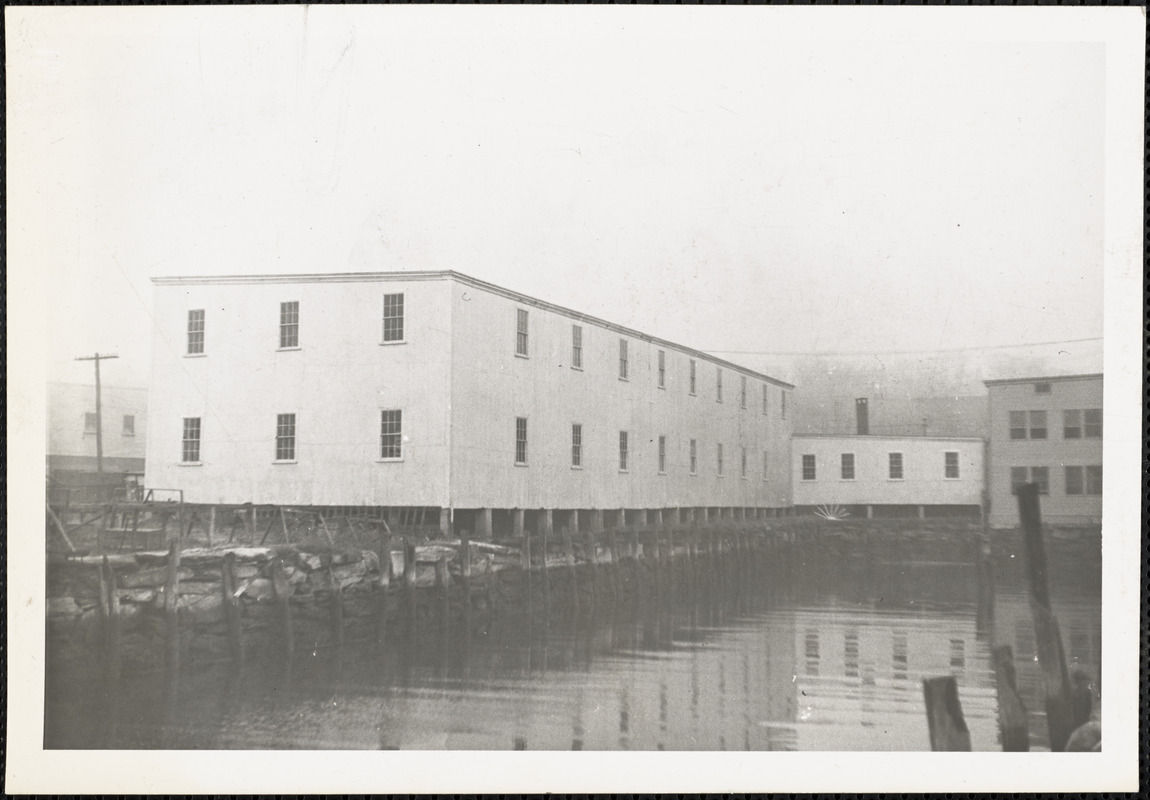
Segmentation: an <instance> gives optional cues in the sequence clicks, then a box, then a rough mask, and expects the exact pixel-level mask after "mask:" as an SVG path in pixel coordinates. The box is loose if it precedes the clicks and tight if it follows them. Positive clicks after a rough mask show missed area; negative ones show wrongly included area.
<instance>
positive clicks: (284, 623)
mask: <svg viewBox="0 0 1150 800" xmlns="http://www.w3.org/2000/svg"><path fill="white" fill-rule="evenodd" d="M271 570H272V588H273V589H274V590H275V596H276V606H277V607H278V609H279V618H280V634H281V635H282V636H283V643H284V652H285V653H286V654H287V656H288V660H289V661H290V660H291V656H292V653H293V652H294V651H295V631H294V630H293V629H292V619H291V603H290V599H291V587H290V585H289V584H288V579H287V575H286V574H284V564H283V559H281V558H275V559H273V560H272V563H271Z"/></svg>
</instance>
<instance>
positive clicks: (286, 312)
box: [280, 300, 299, 350]
mask: <svg viewBox="0 0 1150 800" xmlns="http://www.w3.org/2000/svg"><path fill="white" fill-rule="evenodd" d="M289 347H299V301H298V300H292V301H290V302H286V303H280V349H281V350H282V349H285V348H289Z"/></svg>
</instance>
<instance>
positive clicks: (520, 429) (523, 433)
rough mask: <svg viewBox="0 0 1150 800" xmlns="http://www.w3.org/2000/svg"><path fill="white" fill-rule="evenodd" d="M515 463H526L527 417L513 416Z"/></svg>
mask: <svg viewBox="0 0 1150 800" xmlns="http://www.w3.org/2000/svg"><path fill="white" fill-rule="evenodd" d="M515 463H516V464H526V463H527V417H516V418H515Z"/></svg>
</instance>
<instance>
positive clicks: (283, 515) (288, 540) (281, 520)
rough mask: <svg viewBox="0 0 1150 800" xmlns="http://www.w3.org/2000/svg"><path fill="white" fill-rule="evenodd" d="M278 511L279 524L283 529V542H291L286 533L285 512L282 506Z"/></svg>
mask: <svg viewBox="0 0 1150 800" xmlns="http://www.w3.org/2000/svg"><path fill="white" fill-rule="evenodd" d="M279 512H280V524H281V525H282V526H283V529H284V544H291V536H290V535H289V534H288V526H287V513H286V512H285V511H284V510H283V508H282V507H281V508H280V510H279Z"/></svg>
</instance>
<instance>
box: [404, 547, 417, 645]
mask: <svg viewBox="0 0 1150 800" xmlns="http://www.w3.org/2000/svg"><path fill="white" fill-rule="evenodd" d="M403 599H404V605H405V607H406V608H407V627H408V635H409V636H410V635H412V634H414V633H415V616H416V614H415V545H414V544H412V543H411V542H409V541H407V540H406V539H404V541H403Z"/></svg>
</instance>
